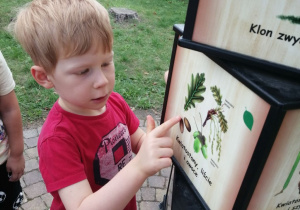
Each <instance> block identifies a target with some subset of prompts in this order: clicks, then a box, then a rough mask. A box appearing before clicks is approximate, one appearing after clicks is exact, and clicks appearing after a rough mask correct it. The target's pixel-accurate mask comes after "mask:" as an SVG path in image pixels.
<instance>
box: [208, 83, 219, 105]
mask: <svg viewBox="0 0 300 210" xmlns="http://www.w3.org/2000/svg"><path fill="white" fill-rule="evenodd" d="M210 90H211V92H212V93H213V97H214V99H215V101H216V102H217V104H218V105H219V106H221V104H222V95H221V93H220V89H219V88H217V86H212V87H210Z"/></svg>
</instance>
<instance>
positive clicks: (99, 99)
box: [92, 95, 107, 102]
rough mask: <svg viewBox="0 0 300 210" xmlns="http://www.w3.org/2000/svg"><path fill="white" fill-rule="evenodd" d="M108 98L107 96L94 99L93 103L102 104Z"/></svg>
mask: <svg viewBox="0 0 300 210" xmlns="http://www.w3.org/2000/svg"><path fill="white" fill-rule="evenodd" d="M106 98H107V95H105V96H102V97H99V98H94V99H92V101H95V102H101V101H104V100H106Z"/></svg>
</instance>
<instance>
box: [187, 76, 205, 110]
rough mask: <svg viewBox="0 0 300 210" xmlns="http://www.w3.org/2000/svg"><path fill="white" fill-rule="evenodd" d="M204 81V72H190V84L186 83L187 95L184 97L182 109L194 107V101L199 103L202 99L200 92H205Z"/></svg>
mask: <svg viewBox="0 0 300 210" xmlns="http://www.w3.org/2000/svg"><path fill="white" fill-rule="evenodd" d="M204 81H205V75H204V73H201V74H200V75H199V73H197V74H196V77H195V78H194V74H192V78H191V84H190V85H188V97H186V98H185V104H184V110H185V111H187V110H188V109H189V108H191V107H195V103H201V102H202V101H203V100H204V97H203V96H202V94H203V93H204V92H205V90H206V87H205V86H204V85H203V83H204Z"/></svg>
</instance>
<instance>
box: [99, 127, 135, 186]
mask: <svg viewBox="0 0 300 210" xmlns="http://www.w3.org/2000/svg"><path fill="white" fill-rule="evenodd" d="M131 159H132V151H131V142H130V135H129V131H128V128H127V126H126V125H124V124H122V123H119V124H118V125H117V126H116V127H115V128H114V129H113V130H111V131H110V132H109V133H108V134H107V135H105V136H103V138H102V141H101V143H100V145H99V147H98V150H97V153H96V155H95V159H94V163H93V164H94V177H95V183H96V184H99V185H104V184H106V183H107V182H108V181H109V180H111V179H112V178H113V177H114V176H115V175H116V174H117V173H118V172H119V171H120V170H121V169H122V168H123V167H124V166H125V165H126V164H127V163H128V162H129V161H130V160H131Z"/></svg>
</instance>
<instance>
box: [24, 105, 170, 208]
mask: <svg viewBox="0 0 300 210" xmlns="http://www.w3.org/2000/svg"><path fill="white" fill-rule="evenodd" d="M135 113H136V115H137V116H138V118H139V119H140V127H142V129H145V126H146V122H145V119H146V115H147V114H151V115H152V116H153V117H154V119H155V120H156V122H157V124H159V122H160V113H157V112H155V111H153V110H152V111H151V110H150V111H141V110H135ZM40 130H41V126H38V127H37V128H33V129H27V130H24V132H23V134H24V142H25V152H24V153H25V160H26V165H25V174H24V175H23V177H22V178H21V184H22V187H23V191H24V194H25V199H24V201H23V204H22V207H21V208H20V209H22V210H43V209H49V207H50V205H51V202H52V196H51V195H50V194H49V193H47V191H46V187H45V184H44V182H43V179H42V176H41V174H40V171H39V167H38V153H37V148H36V144H37V140H38V136H39V133H40ZM169 175H170V168H166V169H163V170H161V171H160V172H158V173H157V174H155V175H154V176H151V177H149V178H148V179H147V180H146V181H145V183H144V184H143V186H142V187H141V188H140V190H139V191H138V193H137V195H136V198H137V205H138V209H139V210H156V209H159V204H160V203H161V202H162V201H163V197H164V195H165V193H166V189H167V186H168V179H169Z"/></svg>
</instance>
